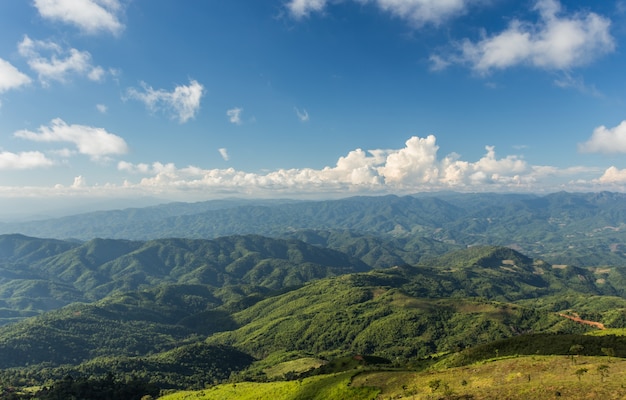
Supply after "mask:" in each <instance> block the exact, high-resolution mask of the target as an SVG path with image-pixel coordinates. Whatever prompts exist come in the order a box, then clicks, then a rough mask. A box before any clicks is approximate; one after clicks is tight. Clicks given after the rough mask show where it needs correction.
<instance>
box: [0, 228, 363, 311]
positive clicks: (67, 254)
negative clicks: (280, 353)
mask: <svg viewBox="0 0 626 400" xmlns="http://www.w3.org/2000/svg"><path fill="white" fill-rule="evenodd" d="M369 269H370V267H369V266H368V265H367V264H365V263H364V262H362V261H360V260H358V259H356V258H353V257H350V256H348V255H346V254H344V253H341V252H339V251H336V250H331V249H325V248H320V247H316V246H312V245H310V244H306V243H304V242H301V241H298V240H293V239H291V240H284V239H271V238H266V237H261V236H254V235H249V236H231V237H223V238H218V239H213V240H202V239H159V240H152V241H147V242H142V241H128V240H113V239H94V240H91V241H88V242H86V243H83V244H79V243H75V242H65V241H60V240H54V239H37V238H32V237H26V236H22V235H3V236H0V322H2V321H4V322H9V321H12V320H15V319H19V318H21V317H24V316H29V315H33V314H36V313H38V312H41V311H46V310H50V309H55V308H58V307H60V306H62V305H65V304H69V303H71V302H76V301H94V300H97V299H101V298H103V297H105V296H107V295H109V294H111V293H114V292H120V291H131V290H136V289H140V288H145V287H151V286H155V285H162V284H205V285H212V286H214V287H222V286H225V285H231V286H232V285H248V286H252V287H263V288H266V289H267V290H277V289H282V288H285V287H291V286H297V285H301V284H303V283H305V282H308V281H310V280H312V279H319V278H323V277H328V276H336V275H340V274H346V273H351V272H359V271H367V270H369Z"/></svg>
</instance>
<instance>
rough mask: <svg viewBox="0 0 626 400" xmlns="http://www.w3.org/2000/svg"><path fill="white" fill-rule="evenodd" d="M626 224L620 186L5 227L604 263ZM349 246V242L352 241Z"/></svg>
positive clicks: (215, 206)
mask: <svg viewBox="0 0 626 400" xmlns="http://www.w3.org/2000/svg"><path fill="white" fill-rule="evenodd" d="M625 227H626V195H625V194H621V193H609V192H601V193H566V192H560V193H553V194H549V195H546V196H537V195H524V194H494V193H480V194H459V193H434V194H430V195H429V194H420V195H419V196H417V195H416V196H403V197H398V196H381V197H352V198H346V199H340V200H327V201H300V202H294V201H288V200H281V201H265V202H263V203H257V202H246V201H240V200H227V201H214V202H203V203H192V204H185V203H173V204H168V205H162V206H158V207H148V208H143V209H127V210H118V211H106V212H97V213H87V214H81V215H77V216H73V217H66V218H60V219H55V220H46V221H38V222H29V223H21V224H18V223H12V224H8V223H5V224H0V232H5V233H21V234H26V235H30V236H37V237H50V238H57V239H63V238H77V239H81V240H91V239H93V238H115V239H129V240H151V239H156V238H168V237H180V238H196V239H198V238H217V237H221V236H228V235H243V234H259V235H264V236H272V237H289V236H290V235H294V236H295V237H298V236H297V235H299V234H298V231H309V232H310V231H331V232H332V231H335V232H336V231H350V232H353V233H354V234H356V235H359V236H367V237H375V238H385V239H386V240H389V239H398V238H409V239H410V238H411V237H422V238H428V239H433V240H437V241H439V242H445V243H447V244H452V245H457V246H473V245H500V246H507V247H511V248H516V249H518V250H520V251H522V252H523V253H525V254H528V255H530V256H533V257H538V258H543V259H545V260H547V261H550V262H552V263H555V264H559V263H561V264H578V265H598V266H599V265H606V264H608V265H624V264H625V263H626V244H625V243H624V241H623V238H622V237H623V230H624V229H625ZM307 235H308V236H310V235H309V234H302V235H301V237H302V238H305V236H307ZM305 240H306V239H305ZM342 246H344V249H345V250H347V248H346V246H348V244H347V243H344V244H342ZM394 246H395V245H394ZM401 247H402V246H400V248H401ZM334 248H339V247H336V246H335V247H334Z"/></svg>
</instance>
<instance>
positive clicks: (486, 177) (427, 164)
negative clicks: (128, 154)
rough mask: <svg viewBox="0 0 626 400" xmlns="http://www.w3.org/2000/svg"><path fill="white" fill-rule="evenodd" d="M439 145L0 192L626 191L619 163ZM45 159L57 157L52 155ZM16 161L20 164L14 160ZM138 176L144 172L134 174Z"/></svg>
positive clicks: (421, 141)
mask: <svg viewBox="0 0 626 400" xmlns="http://www.w3.org/2000/svg"><path fill="white" fill-rule="evenodd" d="M438 150H439V149H438V146H437V144H436V139H435V137H434V136H432V135H430V136H427V137H425V138H420V137H417V136H416V137H412V138H410V139H409V140H407V141H406V143H405V146H404V147H402V148H399V149H373V150H367V151H365V150H362V149H356V150H353V151H350V152H348V153H347V154H346V155H345V156H342V157H339V158H338V160H337V162H336V164H335V165H334V166H327V167H324V168H321V169H312V168H292V169H278V170H274V171H270V172H263V173H251V172H245V171H238V170H236V169H234V168H226V169H203V168H200V167H197V166H187V167H183V168H179V167H177V166H176V165H175V164H173V163H161V162H154V163H152V164H147V163H139V164H134V163H131V162H128V161H120V162H119V163H118V164H117V169H118V170H119V171H121V172H123V173H126V174H129V175H128V176H123V177H120V178H122V179H123V181H122V182H121V183H105V184H98V183H96V184H93V185H88V184H87V183H86V182H85V180H84V179H83V178H82V177H81V176H82V175H81V176H79V177H77V178H75V179H74V183H73V184H72V185H69V186H67V185H62V184H57V185H54V186H50V187H9V186H3V187H0V198H3V197H4V198H10V197H13V198H15V197H20V196H21V197H25V196H38V197H40V198H46V199H47V198H55V197H56V198H64V199H65V200H66V201H68V199H70V198H71V197H70V196H73V197H74V198H75V199H81V198H86V197H110V198H121V197H142V196H156V197H159V198H167V199H170V200H181V201H196V200H198V201H199V200H206V199H208V198H218V197H225V196H250V197H255V198H260V197H272V198H276V197H282V196H289V197H293V198H296V197H300V198H307V197H308V198H331V197H345V196H347V195H354V194H365V195H375V194H386V193H395V194H410V193H416V192H427V191H438V190H456V191H459V192H464V191H472V192H480V191H491V192H507V191H508V192H521V191H532V192H536V193H537V192H555V191H558V190H568V191H590V190H592V191H597V190H608V189H612V190H619V191H626V187H625V186H624V184H626V170H618V169H617V168H615V167H611V168H609V169H607V170H606V171H601V170H599V169H597V168H586V167H571V168H565V169H563V168H557V167H553V166H541V165H528V164H527V163H526V162H525V161H524V160H523V159H521V158H520V157H518V156H515V155H508V156H506V157H503V158H498V157H497V156H496V153H495V149H494V148H493V147H492V146H486V153H485V154H484V155H483V156H482V157H481V158H479V159H478V160H477V161H467V160H462V159H461V156H460V155H459V154H455V153H452V154H448V155H446V156H444V157H439V156H438ZM5 157H6V156H5ZM6 158H7V159H11V157H6ZM15 158H16V157H15V156H13V159H15ZM1 159H2V156H0V160H1ZM25 159H26V157H24V160H25ZM35 159H39V160H41V159H43V160H45V157H43V155H40V156H39V158H36V157H35ZM39 164H44V165H45V164H46V163H45V162H40V163H39ZM39 164H37V163H35V165H39ZM47 164H52V162H50V161H48V162H47ZM12 165H18V163H16V162H13V164H12ZM22 165H26V164H25V163H22ZM0 166H2V163H1V162H0ZM603 172H604V174H603V175H602V173H603ZM134 175H141V176H139V177H137V178H135V176H134ZM600 175H602V176H601V177H600V178H598V176H600ZM133 178H134V179H133Z"/></svg>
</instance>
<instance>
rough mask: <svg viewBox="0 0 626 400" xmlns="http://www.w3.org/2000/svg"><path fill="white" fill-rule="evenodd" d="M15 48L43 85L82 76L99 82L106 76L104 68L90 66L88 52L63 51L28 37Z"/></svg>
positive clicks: (72, 49)
mask: <svg viewBox="0 0 626 400" xmlns="http://www.w3.org/2000/svg"><path fill="white" fill-rule="evenodd" d="M17 48H18V51H19V53H20V55H21V56H22V57H24V58H26V61H27V62H28V66H29V67H30V68H31V69H32V70H33V71H35V72H36V73H37V75H38V77H39V81H40V82H41V83H42V84H43V85H47V84H49V82H50V81H51V80H54V81H59V82H67V81H68V79H69V77H70V76H71V75H78V76H84V77H87V78H88V79H90V80H92V81H101V80H102V79H103V78H104V76H105V75H106V71H105V70H104V68H102V67H100V66H97V65H93V64H92V60H91V54H90V53H89V52H88V51H79V50H76V49H74V48H69V49H65V48H63V47H62V46H61V45H59V44H57V43H55V42H52V41H44V40H32V39H31V38H30V37H28V36H24V39H23V40H22V41H21V42H20V43H19V44H18V46H17Z"/></svg>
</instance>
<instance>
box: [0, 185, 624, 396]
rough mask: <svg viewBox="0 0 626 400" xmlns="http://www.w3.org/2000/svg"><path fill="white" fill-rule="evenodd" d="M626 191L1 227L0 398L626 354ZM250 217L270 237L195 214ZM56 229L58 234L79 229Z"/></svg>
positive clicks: (358, 202) (125, 392)
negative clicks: (100, 226) (94, 233)
mask: <svg viewBox="0 0 626 400" xmlns="http://www.w3.org/2000/svg"><path fill="white" fill-rule="evenodd" d="M623 200H624V199H623V198H622V197H621V195H617V194H610V193H600V194H575V195H574V194H564V193H559V194H555V195H551V196H546V197H536V196H525V195H524V196H505V195H466V196H464V195H455V194H447V195H446V196H444V198H443V199H439V198H434V197H408V196H407V197H402V198H401V197H383V198H352V199H347V200H343V201H334V202H317V203H303V202H289V201H283V202H280V207H278V206H277V204H278V203H277V204H273V203H272V202H271V201H270V202H266V204H264V205H250V204H245V205H233V206H232V207H229V206H228V205H227V204H226V203H223V204H221V205H220V206H219V207H221V208H219V207H218V208H217V209H211V207H209V205H207V204H195V205H183V204H175V205H170V206H161V207H156V208H154V209H147V210H141V211H137V210H134V211H133V210H126V211H120V212H118V217H117V219H116V218H113V219H112V220H111V221H112V224H113V225H112V226H114V225H115V224H116V223H122V222H123V221H122V220H124V218H126V220H127V222H129V221H131V222H138V221H137V220H134V219H135V218H139V216H138V215H141V218H147V217H146V216H149V215H152V216H151V217H150V218H147V219H146V221H152V222H151V223H159V224H160V223H164V221H166V220H167V221H170V222H168V223H167V224H166V225H163V226H170V227H171V225H170V223H174V221H176V222H175V223H174V225H176V224H179V223H183V222H182V221H186V222H185V223H189V224H190V225H189V232H190V234H189V235H187V237H181V238H173V237H162V238H159V237H157V238H154V239H149V240H139V239H128V238H97V237H96V238H89V239H88V240H84V241H83V240H77V239H75V238H74V239H59V238H47V239H44V238H37V237H32V236H25V235H24V234H23V233H11V234H5V235H0V398H7V399H21V398H24V399H26V398H28V399H51V398H85V399H88V398H93V399H99V398H111V399H112V398H137V399H141V398H145V399H148V398H151V397H158V396H161V395H164V394H166V393H168V392H175V391H179V390H200V391H201V390H204V389H207V388H218V387H222V386H221V385H224V384H226V383H228V384H230V385H233V386H232V388H231V389H233V390H234V392H236V389H235V385H237V384H238V383H242V382H255V383H259V384H260V383H267V382H290V381H297V382H300V383H301V384H303V382H306V383H307V385H308V384H310V385H311V386H310V387H317V386H316V385H318V383H319V382H321V381H319V380H320V379H322V377H331V376H333V377H336V379H337V380H336V381H332V382H335V383H333V385H335V384H337V385H340V386H341V385H344V384H343V383H341V384H340V383H338V382H344V381H343V380H344V379H348V380H351V379H356V378H354V377H355V376H356V375H354V374H355V373H356V372H354V371H361V370H363V368H365V370H367V371H374V370H394V371H426V370H432V369H433V368H434V369H439V370H445V369H450V368H461V367H463V366H467V365H472V364H475V363H480V362H481V361H484V360H488V359H491V358H494V356H495V357H496V358H506V357H520V356H526V355H527V356H538V355H542V356H553V357H557V356H562V357H605V358H615V359H618V358H622V357H626V339H625V336H622V332H624V331H626V265H625V264H624V263H623V261H622V254H621V248H622V247H623V245H624V243H623V242H620V241H619V239H620V235H621V233H620V230H621V229H622V225H623V222H621V221H623V219H621V218H622V211H621V210H622V207H626V205H621V204H620V203H621V202H623ZM479 204H488V205H490V207H491V208H492V210H491V214H487V209H486V208H481V207H479V206H478V205H479ZM522 205H524V207H522ZM214 206H216V207H217V205H216V204H214ZM197 207H205V208H206V209H205V210H203V211H202V213H201V214H196V213H195V210H198V208H197ZM242 207H243V208H242ZM302 207H304V208H302ZM416 207H417V208H416ZM292 208H293V209H292ZM472 208H473V209H474V212H473V214H472V215H473V217H472V218H471V220H472V221H474V222H472V223H471V224H470V218H469V216H468V212H469V211H468V210H469V209H472ZM175 210H179V211H175ZM437 210H439V211H437ZM154 211H158V212H159V213H160V214H161V216H158V217H157V216H156V214H153V212H154ZM177 212H179V213H180V214H179V215H175V214H176V213H177ZM238 212H240V213H242V215H243V216H242V217H241V218H246V216H247V218H249V219H250V218H251V214H250V213H255V215H256V217H257V219H250V222H251V224H250V226H251V227H253V226H254V225H255V224H256V223H257V222H258V224H259V226H260V225H262V224H261V221H262V220H263V219H264V218H266V217H267V216H268V215H272V216H274V217H276V219H275V220H274V224H273V225H272V226H271V227H270V226H268V227H267V229H269V230H270V231H272V232H274V234H275V235H273V236H270V235H269V233H270V232H264V235H260V234H258V232H253V233H246V234H234V235H230V236H220V237H215V238H213V237H210V238H197V237H195V236H196V235H197V234H198V233H197V232H199V231H196V230H195V229H196V228H194V226H196V225H193V224H198V225H197V226H201V225H207V226H211V227H213V228H215V227H217V226H220V225H219V223H217V224H216V223H215V221H216V220H215V219H212V220H211V221H212V222H211V223H208V222H207V221H208V220H205V219H203V218H204V217H207V215H209V214H211V213H222V214H223V215H225V216H226V215H229V217H228V218H229V221H230V222H229V223H232V224H235V219H236V218H235V215H237V213H238ZM281 212H282V213H283V214H282V216H280V215H279V214H280V213H281ZM207 213H209V214H207ZM292 213H293V214H294V215H295V214H299V216H298V218H296V217H295V216H294V215H292ZM211 215H213V217H211V218H215V217H214V214H211ZM215 215H216V214H215ZM479 215H480V217H479ZM523 215H525V217H523ZM418 216H419V222H417V219H416V218H418ZM90 217H91V216H90V215H87V216H83V218H84V219H86V220H88V219H89V218H90ZM291 217H293V218H294V219H293V221H292V222H291V224H288V222H287V221H288V218H291ZM163 218H165V219H163ZM179 218H182V219H179ZM185 218H189V220H186V219H185ZM207 218H208V217H207ZM237 218H239V217H237ZM524 218H525V219H524ZM192 220H193V221H194V222H193V224H192ZM330 220H334V221H335V224H334V225H333V224H330V223H328V221H330ZM444 220H446V221H447V222H445V223H443V222H442V221H444ZM504 220H506V221H508V225H507V226H508V228H506V229H505V228H504V226H505V224H503V222H502V221H504ZM591 220H594V221H595V222H594V223H593V224H591V222H589V221H591ZM241 221H243V220H240V222H237V223H238V224H242V223H243V222H241ZM255 221H257V222H255ZM306 221H309V222H306ZM311 221H316V223H315V224H311ZM485 221H488V223H485ZM497 221H501V222H497ZM523 221H526V223H523ZM538 221H541V223H540V222H538ZM581 221H587V222H586V225H585V223H582V222H581ZM56 222H57V223H59V229H60V231H59V232H65V231H64V230H65V229H69V228H68V227H69V226H70V225H71V223H73V222H72V219H71V218H69V219H66V220H65V222H63V221H56ZM48 223H51V222H45V221H43V222H42V226H44V227H45V226H47V224H48ZM65 223H67V225H64V224H65ZM33 224H34V223H33ZM146 224H147V225H145V227H146V229H147V227H148V226H150V224H148V223H147V222H146ZM438 224H441V228H440V229H434V227H435V226H437V225H438ZM516 224H517V225H516ZM542 224H543V225H542ZM603 224H604V225H603ZM131 225H133V224H129V225H128V226H129V227H130V226H131ZM470 225H471V226H470ZM599 225H603V226H604V228H601V229H600V228H597V227H598V226H599ZM75 226H76V227H77V226H78V225H75ZM120 226H121V225H120ZM232 226H235V225H232ZM376 226H377V227H378V228H376ZM455 226H456V227H458V230H454V229H453V227H455ZM542 227H543V228H542ZM548 227H551V228H550V230H549V231H547V230H545V229H547V228H548ZM608 227H610V229H609V228H608ZM213 228H211V229H213ZM299 228H301V229H299ZM45 229H48V228H45ZM532 229H536V231H533V230H532ZM542 229H544V230H542ZM566 229H570V233H569V234H567V233H566V232H567V231H566ZM234 230H236V229H234ZM122 231H123V230H122ZM154 232H155V236H161V235H165V233H166V232H167V230H158V229H157V230H155V231H154ZM194 232H195V233H194ZM470 232H474V233H471V234H470ZM533 232H534V233H533ZM61 234H62V233H61ZM514 235H517V237H518V238H524V241H525V242H524V243H526V244H528V243H531V238H532V240H533V241H532V243H534V244H533V245H532V246H530V247H529V246H528V245H524V246H522V245H521V244H520V243H522V242H521V240H520V241H519V242H516V243H513V242H509V239H512V238H513V236H514ZM51 236H57V237H60V236H58V235H51ZM209 236H210V235H209ZM622 236H623V235H622ZM470 238H473V239H470ZM478 238H481V239H480V240H478ZM494 238H499V239H498V240H495V239H494ZM470 242H471V243H470ZM479 242H481V243H479ZM482 242H485V243H482ZM503 242H507V243H506V244H508V245H506V246H505V245H503V244H504V243H503ZM470 244H471V245H470ZM558 246H561V250H560V251H558V252H557V251H556V250H555V249H557V247H558ZM520 248H532V249H535V250H538V249H540V250H541V251H542V252H543V251H546V253H545V255H546V257H545V258H544V257H538V256H536V254H535V252H533V251H531V252H524V251H520ZM597 249H604V250H602V251H603V252H598V254H597V255H594V256H593V257H591V258H590V255H592V254H594V252H595V251H596V250H597ZM550 259H554V260H559V262H558V263H555V262H552V261H550ZM592 259H593V260H595V261H594V262H588V260H592ZM564 260H571V261H572V262H563V261H564ZM356 356H358V358H356V359H355V358H354V357H356ZM572 360H574V361H575V360H576V359H574V358H572ZM601 365H604V364H601ZM579 369H580V368H579ZM350 371H353V372H350ZM337 374H338V375H337ZM344 374H347V375H344ZM350 374H351V375H350ZM324 379H326V378H324ZM329 379H330V378H329ZM333 379H335V378H333ZM315 382H318V383H315ZM324 382H327V383H328V382H330V381H324ZM304 386H306V385H304ZM304 386H303V387H304ZM333 387H334V386H333ZM341 387H343V386H341ZM28 388H30V389H28ZM292 389H293V388H292ZM318 389H319V387H318ZM318 389H316V390H318ZM335 389H336V388H335ZM335 389H332V390H335ZM285 390H286V389H285ZM289 390H291V389H289ZM293 390H296V389H293ZM319 390H321V389H319ZM328 390H331V389H328ZM337 390H339V389H337ZM341 390H343V389H341ZM368 390H369V389H368ZM368 390H365V389H364V392H363V393H366V392H367V393H369V394H368V395H367V396H370V395H371V393H370V392H369V391H368ZM398 390H399V389H398ZM433 392H434V391H431V393H433ZM372 393H373V392H372ZM64 396H65V397H64ZM72 396H73V397H72ZM198 396H200V395H198ZM202 396H204V395H202ZM342 396H343V395H342ZM359 396H360V395H359ZM207 398H210V397H207ZM232 398H237V397H232ZM294 398H298V397H294ZM311 398H313V397H311ZM346 398H350V397H346ZM354 398H360V397H354ZM363 398H370V397H363ZM371 398H373V397H371Z"/></svg>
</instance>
